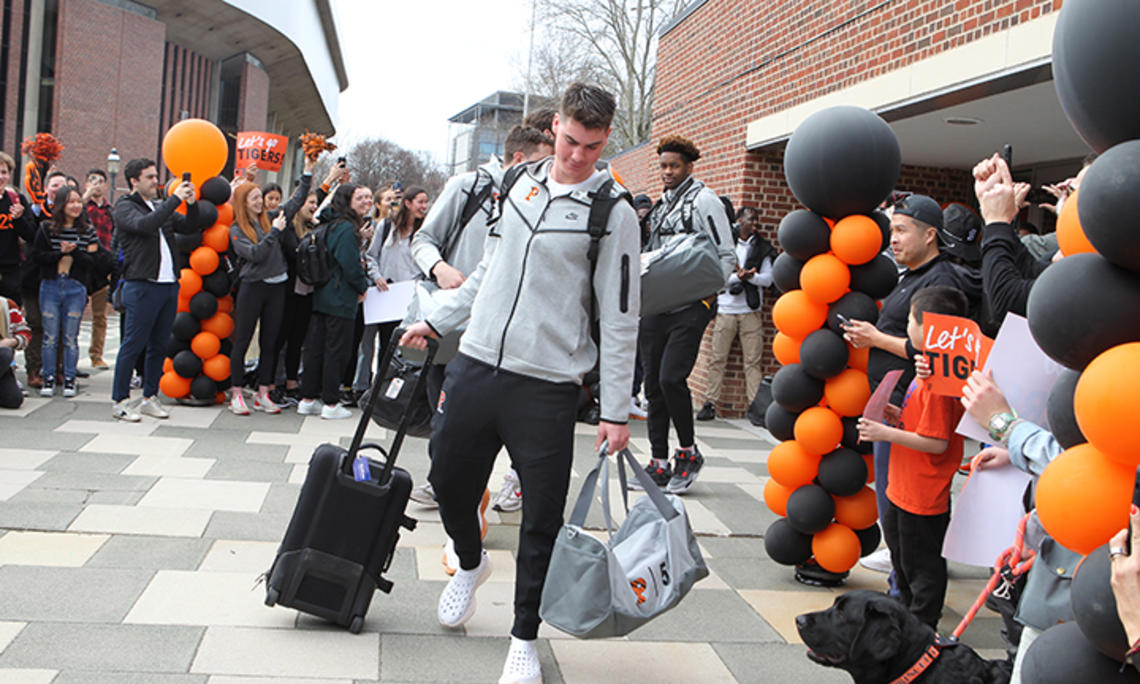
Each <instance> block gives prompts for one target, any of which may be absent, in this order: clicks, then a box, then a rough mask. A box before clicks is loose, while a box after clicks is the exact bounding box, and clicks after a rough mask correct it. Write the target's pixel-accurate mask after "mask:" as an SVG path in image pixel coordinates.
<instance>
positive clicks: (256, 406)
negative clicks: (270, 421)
mask: <svg viewBox="0 0 1140 684" xmlns="http://www.w3.org/2000/svg"><path fill="white" fill-rule="evenodd" d="M253 410H254V411H264V412H266V413H281V407H280V406H278V405H277V404H275V403H273V400H272V399H270V398H269V395H268V394H261V393H260V392H259V393H257V394H254V395H253Z"/></svg>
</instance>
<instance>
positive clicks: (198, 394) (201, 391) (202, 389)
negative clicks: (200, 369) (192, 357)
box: [190, 375, 218, 399]
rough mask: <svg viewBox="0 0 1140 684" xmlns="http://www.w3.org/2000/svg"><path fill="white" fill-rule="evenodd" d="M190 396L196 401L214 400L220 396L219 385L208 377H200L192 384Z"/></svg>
mask: <svg viewBox="0 0 1140 684" xmlns="http://www.w3.org/2000/svg"><path fill="white" fill-rule="evenodd" d="M190 394H192V395H193V396H194V398H195V399H213V398H214V397H216V396H217V394H218V383H216V382H214V379H213V378H211V377H210V376H208V375H199V376H198V377H196V378H194V380H193V381H192V382H191V383H190Z"/></svg>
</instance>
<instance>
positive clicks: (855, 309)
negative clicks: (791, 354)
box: [800, 290, 879, 358]
mask: <svg viewBox="0 0 1140 684" xmlns="http://www.w3.org/2000/svg"><path fill="white" fill-rule="evenodd" d="M840 316H843V317H844V318H847V319H848V320H852V321H867V322H868V323H870V324H871V325H874V324H875V323H877V322H878V320H879V307H878V306H876V305H875V300H874V299H871V295H868V294H864V293H862V292H857V291H855V290H852V291H851V292H848V293H847V294H845V295H843V296H842V297H840V298H839V299H837V300H835V301H834V302H832V303H831V305H830V306H828V307H827V327H829V328H831V329H832V330H833V331H835V332H836V333H837V334H839V335H842V334H843V328H842V327H841V325H842V324H841V323H840V321H839V317H840ZM800 357H801V358H802V357H803V351H801V352H800Z"/></svg>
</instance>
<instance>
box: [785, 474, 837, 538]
mask: <svg viewBox="0 0 1140 684" xmlns="http://www.w3.org/2000/svg"><path fill="white" fill-rule="evenodd" d="M834 517H835V499H832V498H831V495H830V494H828V493H827V490H826V489H824V488H823V487H820V486H819V485H814V484H809V485H804V486H802V487H800V488H799V489H797V490H796V491H794V492H792V495H791V496H789V497H788V515H787V520H788V523H789V524H790V525H791V526H792V527H793V528H794V529H795V530H796V531H797V532H802V533H803V534H815V533H816V532H822V531H823V530H824V528H826V527H827V526H828V525H830V524H831V519H832V518H834Z"/></svg>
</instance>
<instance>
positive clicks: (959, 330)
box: [922, 313, 994, 397]
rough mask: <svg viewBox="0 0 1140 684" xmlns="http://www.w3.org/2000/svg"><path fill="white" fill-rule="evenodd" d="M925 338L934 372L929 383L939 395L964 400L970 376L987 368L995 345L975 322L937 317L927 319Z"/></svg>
mask: <svg viewBox="0 0 1140 684" xmlns="http://www.w3.org/2000/svg"><path fill="white" fill-rule="evenodd" d="M922 338H923V339H922V342H923V344H922V346H923V351H922V353H923V354H925V355H926V360H927V362H929V363H930V372H931V376H930V377H929V378H927V379H926V380H925V382H928V383H930V389H931V391H932V392H934V393H935V394H942V395H946V396H950V397H960V396H962V386H963V385H965V384H966V379H967V378H969V377H970V372H971V371H973V370H974V369H976V368H981V367H982V366H984V365H985V363H986V357H987V356H989V354H990V347H992V346H993V344H994V341H993V340H991V339H990V338H988V337H986V336H985V335H983V334H982V332H981V330H980V329H979V328H978V324H977V323H975V322H974V321H972V320H970V319H968V318H962V317H960V316H946V315H943V314H936V313H926V314H924V315H923V317H922Z"/></svg>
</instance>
